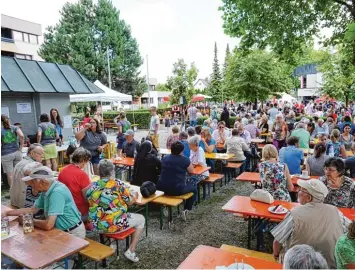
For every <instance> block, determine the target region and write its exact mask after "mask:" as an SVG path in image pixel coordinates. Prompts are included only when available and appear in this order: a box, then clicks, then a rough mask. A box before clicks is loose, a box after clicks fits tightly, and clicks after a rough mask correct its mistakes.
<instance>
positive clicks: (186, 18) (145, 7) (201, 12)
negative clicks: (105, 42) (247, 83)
mask: <svg viewBox="0 0 355 270" xmlns="http://www.w3.org/2000/svg"><path fill="white" fill-rule="evenodd" d="M66 2H76V0H69V1H67V0H52V1H49V0H31V1H29V0H11V1H1V9H0V10H1V13H2V14H6V15H9V16H13V17H17V18H20V19H24V20H29V21H32V22H36V23H40V24H42V30H43V31H44V30H45V28H46V27H47V26H48V25H54V24H56V23H57V22H58V21H59V18H60V14H59V10H60V9H61V7H62V6H63V5H64V4H65V3H66ZM112 3H113V5H114V6H115V7H116V8H117V9H119V10H120V17H121V19H123V20H125V21H126V23H128V24H129V25H130V26H131V29H132V36H133V37H135V38H136V39H137V41H138V44H139V50H140V53H141V56H142V57H143V58H144V64H143V65H142V66H141V74H142V75H146V74H147V66H146V56H147V55H148V66H149V77H150V78H157V79H158V83H164V82H165V81H166V78H167V76H170V75H171V70H172V66H173V63H174V62H176V61H177V60H178V59H179V58H183V59H184V60H185V62H186V63H188V64H190V63H192V62H195V64H196V66H197V68H198V70H199V74H198V78H206V77H207V76H209V75H210V74H211V73H212V62H213V56H214V53H213V50H214V43H215V42H217V48H218V60H219V63H220V65H222V64H223V62H224V56H225V50H226V46H227V43H229V45H230V48H231V49H232V48H234V46H235V45H237V43H238V41H237V39H236V38H230V37H229V36H227V35H225V34H224V32H223V27H222V25H223V20H222V18H221V16H222V13H221V12H220V11H218V7H219V6H220V5H221V1H220V0H112Z"/></svg>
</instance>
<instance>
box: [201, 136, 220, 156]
mask: <svg viewBox="0 0 355 270" xmlns="http://www.w3.org/2000/svg"><path fill="white" fill-rule="evenodd" d="M206 142H207V141H206ZM207 145H208V146H210V145H216V141H215V140H214V139H212V138H211V140H210V141H209V142H207ZM199 146H200V147H201V148H202V149H203V151H204V152H207V151H206V147H205V144H204V143H203V142H202V141H200V144H199ZM212 153H217V149H216V147H214V149H213V151H212Z"/></svg>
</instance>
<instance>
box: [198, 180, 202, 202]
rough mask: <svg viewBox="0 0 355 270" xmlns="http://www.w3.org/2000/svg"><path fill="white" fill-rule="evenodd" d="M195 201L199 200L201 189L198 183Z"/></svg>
mask: <svg viewBox="0 0 355 270" xmlns="http://www.w3.org/2000/svg"><path fill="white" fill-rule="evenodd" d="M197 202H198V203H200V202H201V190H200V183H198V184H197Z"/></svg>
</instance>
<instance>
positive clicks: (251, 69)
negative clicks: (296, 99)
mask: <svg viewBox="0 0 355 270" xmlns="http://www.w3.org/2000/svg"><path fill="white" fill-rule="evenodd" d="M225 83H226V87H228V89H230V93H231V96H230V98H234V99H236V100H244V101H253V102H257V101H258V100H259V101H260V100H261V101H264V100H266V99H267V98H269V97H271V96H273V95H279V94H281V93H283V92H288V91H289V90H290V89H291V87H292V82H291V77H290V75H289V74H288V73H287V69H286V68H285V65H284V64H283V63H282V62H280V61H279V60H278V59H277V58H275V57H274V56H273V55H272V54H271V53H266V52H264V51H259V50H256V51H251V52H250V53H249V54H248V55H246V56H244V55H240V54H238V53H234V54H233V55H232V56H231V57H230V60H229V65H228V68H227V74H226V82H225Z"/></svg>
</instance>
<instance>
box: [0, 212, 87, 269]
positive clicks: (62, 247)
mask: <svg viewBox="0 0 355 270" xmlns="http://www.w3.org/2000/svg"><path fill="white" fill-rule="evenodd" d="M1 208H2V209H3V208H4V206H1ZM4 209H5V208H4ZM2 211H3V210H2ZM10 230H11V231H12V232H15V233H16V234H15V235H13V236H11V237H9V238H7V239H5V240H2V241H1V254H4V255H5V256H7V257H9V258H11V259H12V260H14V261H15V262H17V263H19V264H21V265H22V266H24V267H26V268H29V269H34V268H35V269H37V268H43V267H45V266H48V265H51V264H53V263H55V262H58V261H60V260H62V259H64V258H66V257H68V256H70V255H72V254H75V253H77V252H78V251H79V250H81V249H83V248H85V247H86V246H88V245H89V242H87V241H85V240H84V239H81V238H78V237H76V236H74V235H71V234H69V233H66V232H64V231H61V230H58V229H52V230H49V231H44V230H41V229H38V228H35V229H34V231H33V232H32V233H28V234H24V233H23V228H22V226H21V225H19V224H18V223H17V222H15V221H14V222H11V223H10Z"/></svg>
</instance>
